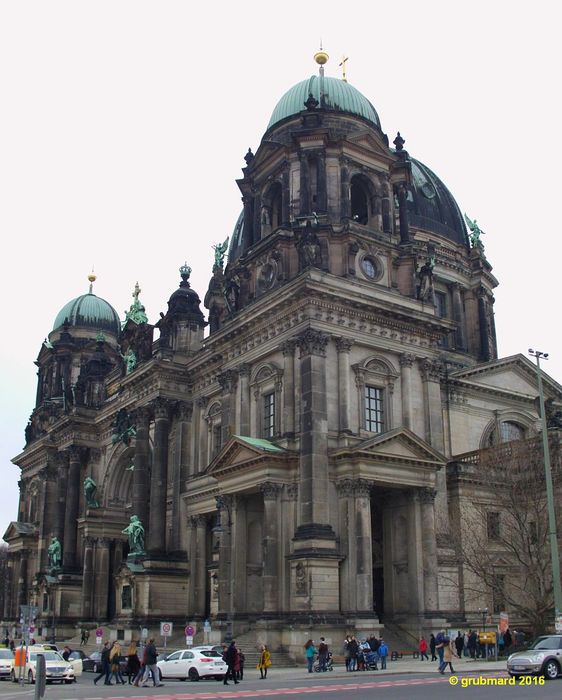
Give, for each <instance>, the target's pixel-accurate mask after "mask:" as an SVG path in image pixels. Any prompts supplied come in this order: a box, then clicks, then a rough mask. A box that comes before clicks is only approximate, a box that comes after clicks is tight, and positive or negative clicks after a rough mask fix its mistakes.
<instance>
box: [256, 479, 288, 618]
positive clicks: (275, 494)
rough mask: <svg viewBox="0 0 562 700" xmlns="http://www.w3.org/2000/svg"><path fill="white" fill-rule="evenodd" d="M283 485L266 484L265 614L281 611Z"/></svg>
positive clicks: (264, 502)
mask: <svg viewBox="0 0 562 700" xmlns="http://www.w3.org/2000/svg"><path fill="white" fill-rule="evenodd" d="M282 488H283V487H282V485H281V484H275V483H272V482H266V483H264V484H262V485H261V486H260V489H261V492H262V494H263V507H264V512H263V534H264V537H263V607H264V611H265V612H270V613H271V612H277V611H278V610H279V585H278V582H279V573H280V572H279V495H280V493H281V490H282Z"/></svg>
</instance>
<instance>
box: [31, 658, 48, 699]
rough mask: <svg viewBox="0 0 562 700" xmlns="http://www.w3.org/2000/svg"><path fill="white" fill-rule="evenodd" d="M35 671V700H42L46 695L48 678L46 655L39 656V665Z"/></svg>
mask: <svg viewBox="0 0 562 700" xmlns="http://www.w3.org/2000/svg"><path fill="white" fill-rule="evenodd" d="M35 669H36V670H35V695H34V696H33V700H40V699H41V698H42V697H43V696H44V695H45V682H46V676H47V670H46V665H45V656H44V654H37V664H36V666H35Z"/></svg>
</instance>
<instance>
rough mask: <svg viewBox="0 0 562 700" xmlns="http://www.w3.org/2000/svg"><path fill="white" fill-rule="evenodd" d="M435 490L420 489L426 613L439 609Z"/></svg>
mask: <svg viewBox="0 0 562 700" xmlns="http://www.w3.org/2000/svg"><path fill="white" fill-rule="evenodd" d="M436 495H437V492H436V491H435V490H434V489H420V490H419V492H418V496H419V501H420V507H421V537H422V543H421V546H422V552H423V581H424V601H423V605H424V612H426V613H427V612H434V611H436V610H438V609H439V596H438V590H439V589H438V585H437V539H436V533H435V497H436Z"/></svg>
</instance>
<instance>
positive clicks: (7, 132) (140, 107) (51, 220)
mask: <svg viewBox="0 0 562 700" xmlns="http://www.w3.org/2000/svg"><path fill="white" fill-rule="evenodd" d="M559 27H560V4H559V3H558V2H555V1H554V0H553V1H552V2H548V1H546V0H542V1H541V0H534V2H531V3H530V2H520V1H518V0H516V1H513V0H512V1H510V2H507V1H504V2H502V1H499V0H496V1H494V2H490V1H489V0H487V1H486V2H479V1H477V0H471V2H465V1H464V0H456V1H455V2H450V1H445V2H437V1H435V0H433V1H432V0H425V2H412V1H409V0H401V2H399V3H392V2H384V3H383V2H378V1H375V0H369V1H365V2H357V1H353V0H347V1H346V2H342V1H341V0H338V1H337V2H333V1H331V0H323V2H315V3H313V2H303V1H302V0H300V1H299V2H295V1H294V0H284V1H283V2H277V3H270V2H264V1H263V0H262V1H261V2H250V1H244V0H239V1H238V2H220V1H216V0H215V2H213V3H196V2H187V1H186V2H166V1H164V0H159V1H158V2H143V1H142V0H135V1H134V2H120V1H119V0H111V1H110V2H106V1H104V0H96V1H95V2H80V1H79V0H73V1H72V2H53V1H50V2H45V1H44V0H42V1H41V2H26V1H25V0H12V1H9V0H4V2H2V3H1V4H0V101H1V108H0V231H1V235H2V241H3V256H2V262H3V265H2V268H3V269H2V275H1V276H0V285H1V287H0V294H1V296H0V298H1V300H2V308H3V317H4V321H5V326H4V333H3V342H2V344H1V347H0V352H1V357H0V360H1V363H0V368H1V371H2V391H1V416H0V418H1V429H2V433H1V440H0V468H1V470H2V471H1V475H2V481H1V484H2V489H1V491H0V536H1V534H2V533H3V532H4V531H5V529H6V528H7V526H8V524H9V522H10V520H13V519H15V518H16V514H17V481H18V477H19V470H18V469H17V468H16V467H15V466H13V465H12V464H11V463H10V460H11V458H12V457H14V456H15V455H16V454H18V453H19V452H20V451H21V449H22V448H23V444H24V438H23V436H24V428H25V425H26V422H27V419H28V416H29V414H30V412H31V410H32V409H33V406H34V399H35V389H36V368H35V366H34V364H33V362H34V360H35V359H36V357H37V354H38V352H39V349H40V345H41V342H42V341H43V339H44V338H45V336H47V335H48V333H49V331H50V330H51V328H52V324H53V321H54V319H55V316H56V315H57V313H58V311H59V310H60V308H61V307H62V306H63V305H64V304H65V303H66V302H67V301H69V300H70V299H72V298H74V297H76V296H78V295H79V294H82V293H85V292H86V291H87V289H88V282H87V275H88V273H89V271H90V270H91V268H92V265H94V266H95V271H96V274H97V275H98V281H97V282H96V285H95V292H96V294H98V295H99V296H101V297H103V298H105V299H106V300H107V301H109V302H110V303H111V304H112V305H113V306H114V307H115V309H116V310H117V311H118V313H120V314H121V316H123V315H124V310H125V309H127V308H128V307H129V305H130V303H131V293H132V290H133V287H134V284H135V282H136V281H137V280H138V281H139V284H140V286H141V288H142V293H141V299H142V300H143V302H144V303H145V305H146V309H147V312H148V315H149V320H150V321H151V322H155V321H156V320H157V318H158V314H159V312H160V311H165V310H166V302H167V300H168V297H169V296H170V294H171V293H172V291H173V290H174V289H175V288H176V286H177V284H178V282H179V274H178V268H179V266H180V265H181V264H182V263H183V262H184V260H187V262H188V264H189V265H191V267H192V268H193V274H192V283H193V284H192V286H193V287H194V288H195V289H196V290H197V291H198V293H199V295H200V297H201V298H203V296H204V294H205V291H206V288H207V283H208V279H209V276H210V273H211V267H212V261H213V253H212V249H211V246H212V244H214V243H217V242H221V241H223V240H224V239H225V238H226V236H227V235H230V233H231V232H232V228H233V226H234V223H235V221H236V218H237V216H238V213H239V211H240V208H241V202H240V192H239V190H238V188H237V186H236V184H235V178H237V177H240V176H241V170H240V168H241V167H242V166H243V165H244V161H243V156H244V154H245V153H246V151H247V149H248V146H251V147H252V149H253V150H254V151H255V150H256V149H257V147H258V145H259V143H260V139H261V136H262V134H263V132H264V130H265V128H266V126H267V123H268V121H269V117H270V114H271V112H272V110H273V108H274V106H275V104H276V102H277V101H278V99H279V98H280V97H281V95H282V94H283V93H284V92H285V91H286V90H287V89H288V88H290V87H291V86H292V85H293V84H295V83H296V82H298V81H300V80H303V79H304V78H306V77H308V76H309V75H311V74H312V73H314V72H316V68H317V67H316V65H315V64H314V63H313V61H312V55H313V54H314V52H315V51H316V50H317V49H318V45H319V41H320V38H322V41H323V45H324V48H325V50H327V51H328V53H329V54H330V56H331V58H330V61H329V63H328V65H327V66H326V73H327V75H331V76H338V75H341V73H340V69H339V68H338V63H339V61H340V60H341V57H342V54H344V53H345V55H346V56H349V61H348V63H347V65H348V69H347V77H348V81H349V82H350V83H351V84H352V85H354V86H355V87H356V88H358V89H359V90H360V91H361V92H362V93H363V94H365V95H366V96H367V97H368V98H369V99H370V100H371V102H372V103H373V104H374V105H375V108H376V109H377V111H378V113H379V116H380V118H381V122H382V128H383V130H384V131H385V132H386V133H387V134H388V136H389V138H390V140H391V141H392V140H393V139H394V136H395V134H396V132H397V131H398V130H399V131H400V132H401V134H402V135H403V136H404V138H405V139H406V148H407V149H408V151H409V152H410V153H411V155H412V156H414V157H416V158H418V159H419V160H421V161H422V162H424V163H426V164H427V165H428V166H429V167H430V168H431V169H432V170H434V172H436V173H437V174H438V175H439V176H440V177H441V179H442V180H443V181H444V182H445V183H446V184H447V186H448V187H449V189H450V190H451V192H452V193H453V195H454V196H455V198H456V199H457V201H458V203H459V206H460V208H461V210H462V211H466V212H467V213H468V215H469V216H470V217H472V218H476V219H477V220H478V223H479V225H480V226H481V228H482V229H483V230H484V231H485V236H484V237H483V242H484V244H485V247H486V254H487V256H488V259H489V260H490V262H491V263H492V265H493V267H494V274H495V275H496V276H497V278H498V279H499V281H500V286H499V287H498V289H497V290H496V307H495V309H496V323H497V331H498V341H499V351H500V354H501V355H502V356H505V355H511V354H515V353H517V352H523V353H526V351H527V348H529V347H535V348H539V349H541V350H544V351H547V352H550V354H551V359H550V360H549V361H548V362H547V363H545V369H546V370H547V371H549V373H550V374H551V375H552V376H553V377H554V378H555V379H557V380H558V381H561V380H562V351H561V348H560V347H559V343H558V341H559V339H560V322H559V319H560V310H559V309H560V293H559V290H560V279H561V276H562V273H561V264H560V252H561V245H560V235H561V233H560V162H561V157H560V156H561V146H560V137H559V133H560V124H561V123H562V119H561V110H560V99H559V93H560V75H559V74H560V65H561V60H560V58H561V57H560V37H559Z"/></svg>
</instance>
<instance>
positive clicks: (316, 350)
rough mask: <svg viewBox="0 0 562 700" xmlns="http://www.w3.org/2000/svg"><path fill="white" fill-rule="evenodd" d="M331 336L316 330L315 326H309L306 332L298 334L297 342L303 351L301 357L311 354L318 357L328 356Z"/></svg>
mask: <svg viewBox="0 0 562 700" xmlns="http://www.w3.org/2000/svg"><path fill="white" fill-rule="evenodd" d="M329 340H330V336H329V335H326V333H322V332H321V331H316V330H314V329H313V328H307V330H306V331H304V333H301V335H299V336H298V338H297V342H298V345H299V348H300V351H301V354H300V356H301V358H302V357H307V356H309V355H316V356H318V357H326V346H327V345H328V341H329Z"/></svg>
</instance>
